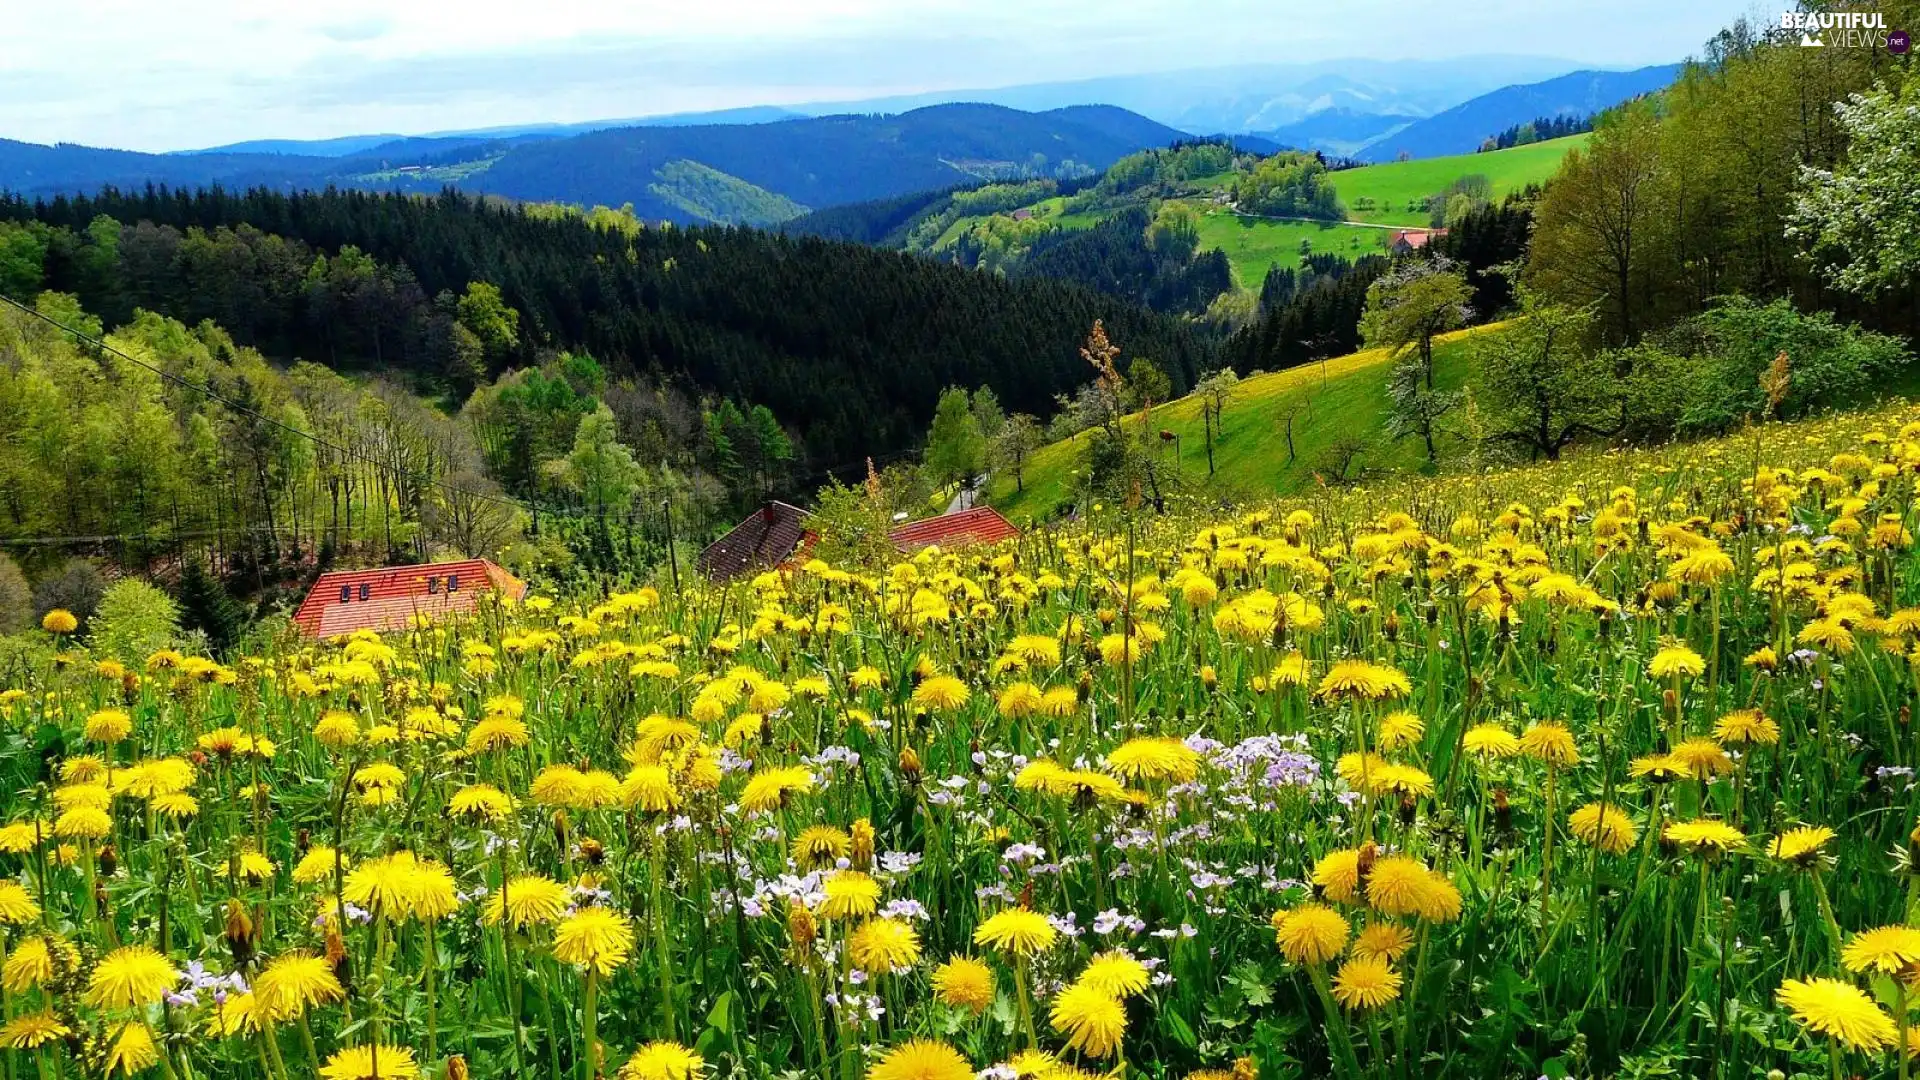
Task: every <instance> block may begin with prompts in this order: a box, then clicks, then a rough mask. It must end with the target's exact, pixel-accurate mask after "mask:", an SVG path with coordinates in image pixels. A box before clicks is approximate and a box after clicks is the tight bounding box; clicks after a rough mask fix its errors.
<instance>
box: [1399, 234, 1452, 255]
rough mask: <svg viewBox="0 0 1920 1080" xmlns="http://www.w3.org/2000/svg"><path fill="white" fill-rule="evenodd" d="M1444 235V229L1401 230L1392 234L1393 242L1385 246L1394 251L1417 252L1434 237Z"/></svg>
mask: <svg viewBox="0 0 1920 1080" xmlns="http://www.w3.org/2000/svg"><path fill="white" fill-rule="evenodd" d="M1445 235H1447V230H1445V229H1401V230H1400V231H1398V232H1396V233H1394V234H1393V240H1392V242H1390V243H1389V244H1388V245H1387V246H1388V247H1390V248H1392V249H1393V250H1395V251H1417V250H1419V249H1420V248H1423V247H1426V246H1427V242H1428V241H1429V240H1432V239H1433V238H1434V237H1437V236H1445Z"/></svg>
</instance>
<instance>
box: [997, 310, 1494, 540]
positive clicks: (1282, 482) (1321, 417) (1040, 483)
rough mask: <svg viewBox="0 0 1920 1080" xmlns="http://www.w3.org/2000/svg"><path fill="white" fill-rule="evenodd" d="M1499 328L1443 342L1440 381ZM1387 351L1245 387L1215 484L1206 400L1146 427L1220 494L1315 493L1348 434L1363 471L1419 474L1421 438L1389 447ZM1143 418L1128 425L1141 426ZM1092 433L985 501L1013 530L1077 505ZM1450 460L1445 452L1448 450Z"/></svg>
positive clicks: (1167, 457)
mask: <svg viewBox="0 0 1920 1080" xmlns="http://www.w3.org/2000/svg"><path fill="white" fill-rule="evenodd" d="M1499 325H1500V324H1498V323H1493V324H1489V325H1487V326H1482V327H1475V328H1474V329H1471V330H1462V331H1459V332H1457V333H1452V334H1447V335H1444V336H1442V337H1440V338H1438V339H1436V343H1435V347H1434V364H1435V372H1436V379H1437V382H1438V383H1439V384H1440V385H1441V386H1443V387H1448V388H1452V387H1458V386H1460V385H1461V384H1462V383H1464V382H1465V381H1466V379H1467V376H1468V374H1469V366H1470V361H1469V360H1468V349H1467V339H1468V338H1470V337H1472V336H1473V335H1475V334H1484V333H1490V332H1494V331H1495V330H1496V329H1497V328H1498V326H1499ZM1392 366H1393V365H1392V363H1391V360H1390V358H1389V356H1388V354H1387V351H1386V350H1384V349H1368V350H1365V351H1362V352H1357V353H1353V354H1351V355H1348V356H1341V357H1335V358H1333V359H1331V360H1328V361H1326V362H1325V363H1324V364H1309V365H1306V366H1303V367H1297V368H1289V369H1288V370H1286V371H1277V372H1272V373H1270V374H1266V375H1255V376H1252V377H1250V378H1247V379H1245V380H1242V381H1241V383H1240V386H1239V388H1238V389H1237V390H1236V391H1235V392H1234V395H1233V399H1232V400H1231V401H1230V402H1229V403H1228V404H1227V407H1226V410H1225V414H1224V419H1223V420H1222V424H1221V427H1222V433H1221V434H1220V435H1218V436H1217V438H1216V441H1215V443H1214V464H1215V470H1216V471H1215V474H1214V476H1213V477H1212V478H1211V479H1209V478H1208V476H1207V448H1206V439H1205V433H1204V431H1203V428H1202V420H1201V411H1200V401H1199V399H1197V398H1193V397H1185V398H1181V399H1179V400H1177V401H1173V402H1170V403H1168V404H1166V405H1162V406H1160V407H1158V408H1156V409H1154V410H1153V415H1152V417H1151V418H1149V419H1148V420H1147V421H1146V422H1147V423H1148V424H1150V425H1151V426H1152V428H1153V429H1154V430H1156V431H1171V432H1173V433H1174V434H1176V435H1178V436H1179V438H1178V441H1177V442H1175V443H1170V444H1167V445H1166V446H1165V448H1164V449H1163V451H1162V453H1163V455H1164V457H1163V458H1162V460H1163V461H1164V462H1166V463H1168V464H1172V463H1173V460H1174V453H1175V449H1174V448H1175V447H1176V446H1177V448H1178V454H1179V471H1180V475H1181V477H1182V478H1183V479H1184V480H1186V481H1188V482H1189V483H1192V484H1195V485H1201V486H1204V487H1209V488H1211V489H1213V490H1217V491H1218V492H1220V493H1221V494H1240V495H1247V496H1260V495H1272V494H1276V493H1287V492H1293V491H1298V490H1301V489H1303V488H1307V487H1310V486H1312V485H1313V484H1314V483H1315V482H1316V481H1315V479H1314V474H1315V473H1316V472H1317V471H1320V470H1322V469H1324V468H1325V466H1326V457H1327V454H1328V451H1329V450H1330V449H1331V448H1332V447H1333V446H1334V445H1335V444H1336V443H1337V442H1339V441H1340V440H1341V439H1342V438H1343V437H1344V436H1347V435H1357V436H1358V437H1359V438H1360V439H1362V440H1363V441H1364V442H1366V444H1367V450H1366V451H1365V452H1364V453H1362V454H1361V455H1359V457H1358V458H1357V459H1356V462H1355V471H1358V470H1362V469H1363V470H1365V471H1367V472H1369V473H1371V472H1375V471H1382V470H1394V471H1405V470H1411V469H1417V468H1419V467H1420V466H1421V464H1422V463H1423V451H1422V449H1421V447H1420V445H1419V444H1418V442H1417V441H1416V440H1410V439H1409V440H1402V441H1400V442H1397V443H1390V442H1388V441H1387V440H1386V436H1385V432H1384V428H1385V425H1386V417H1387V376H1388V374H1389V372H1390V371H1391V369H1392ZM1289 413H1291V414H1293V418H1294V419H1293V456H1292V458H1291V460H1289V457H1288V453H1287V439H1286V434H1285V433H1286V427H1287V416H1288V414H1289ZM1140 422H1141V419H1140V416H1139V415H1138V414H1135V415H1134V416H1131V417H1128V418H1127V420H1126V423H1128V424H1130V425H1137V424H1139V423H1140ZM1088 437H1089V436H1088V433H1085V432H1083V433H1081V434H1079V435H1076V436H1074V437H1073V438H1071V439H1066V440H1063V441H1061V442H1057V443H1053V444H1052V445H1049V446H1046V447H1044V448H1042V449H1040V450H1038V451H1036V452H1035V453H1034V454H1033V456H1032V457H1030V458H1029V459H1028V460H1027V465H1026V468H1025V470H1024V484H1023V487H1024V490H1020V491H1016V490H1015V483H1014V478H1013V475H1012V474H1011V473H996V474H995V475H994V477H993V479H992V480H991V481H990V482H989V484H988V488H987V500H988V501H989V502H991V503H992V504H993V505H994V506H995V507H997V508H998V509H999V510H1000V511H1001V512H1002V513H1004V514H1006V515H1007V517H1009V518H1010V519H1012V520H1013V521H1015V522H1021V521H1026V520H1032V519H1036V518H1041V517H1045V516H1046V515H1048V514H1049V513H1051V512H1052V511H1053V510H1054V509H1055V508H1056V507H1058V506H1059V505H1061V504H1062V503H1063V502H1065V501H1067V500H1069V499H1070V498H1072V494H1071V493H1072V491H1073V488H1074V486H1075V485H1074V483H1073V481H1074V478H1075V477H1074V473H1075V470H1077V469H1078V468H1080V467H1081V461H1082V458H1083V451H1084V449H1085V446H1086V440H1087V438H1088ZM1441 453H1442V455H1443V456H1442V461H1443V462H1444V460H1445V457H1444V455H1445V453H1446V444H1445V443H1442V448H1441Z"/></svg>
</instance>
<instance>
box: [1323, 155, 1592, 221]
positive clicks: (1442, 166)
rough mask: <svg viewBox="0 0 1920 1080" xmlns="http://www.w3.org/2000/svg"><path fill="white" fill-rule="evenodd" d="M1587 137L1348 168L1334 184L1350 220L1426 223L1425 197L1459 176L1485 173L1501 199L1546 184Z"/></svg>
mask: <svg viewBox="0 0 1920 1080" xmlns="http://www.w3.org/2000/svg"><path fill="white" fill-rule="evenodd" d="M1586 139H1587V137H1586V136H1585V135H1569V136H1567V137H1566V138H1564V139H1551V140H1548V141H1547V142H1539V143H1533V144H1531V145H1528V146H1516V147H1513V148H1512V149H1510V150H1495V151H1492V152H1490V153H1485V154H1456V155H1454V156H1452V157H1437V158H1423V159H1421V160H1419V161H1394V162H1389V163H1387V164H1384V165H1368V166H1366V167H1364V168H1359V169H1347V170H1344V171H1341V172H1337V173H1334V174H1333V188H1334V190H1335V191H1337V192H1339V193H1340V201H1341V202H1342V203H1344V204H1346V207H1347V217H1348V218H1349V219H1351V220H1353V221H1371V222H1375V223H1377V224H1382V225H1410V226H1415V227H1422V228H1424V227H1425V226H1426V225H1427V222H1428V219H1427V211H1426V206H1425V200H1426V198H1427V196H1429V195H1433V194H1436V193H1438V192H1440V191H1443V190H1445V189H1446V187H1447V186H1448V185H1449V184H1452V183H1453V182H1454V181H1455V180H1458V179H1459V178H1460V177H1462V176H1470V175H1472V174H1474V173H1479V174H1481V175H1483V176H1485V177H1486V178H1487V181H1488V182H1489V183H1490V184H1491V185H1492V188H1493V192H1492V196H1493V198H1494V199H1495V200H1499V199H1500V198H1502V197H1504V196H1505V195H1506V194H1507V193H1508V192H1511V191H1518V190H1520V189H1521V188H1524V187H1526V186H1527V185H1528V184H1541V183H1545V182H1546V181H1547V179H1548V178H1550V177H1551V176H1553V174H1554V171H1555V170H1556V169H1558V168H1559V167H1560V159H1561V158H1564V157H1566V156H1567V151H1568V150H1571V149H1573V148H1575V147H1577V146H1581V145H1583V144H1584V143H1585V142H1586ZM1363 199H1370V200H1372V202H1373V206H1372V208H1371V209H1362V208H1361V205H1356V204H1361V200H1363ZM1414 201H1419V202H1420V204H1421V205H1420V207H1419V208H1418V209H1408V204H1409V203H1411V202H1414ZM1362 205H1364V204H1362Z"/></svg>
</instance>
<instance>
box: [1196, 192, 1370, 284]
mask: <svg viewBox="0 0 1920 1080" xmlns="http://www.w3.org/2000/svg"><path fill="white" fill-rule="evenodd" d="M1392 236H1393V234H1392V233H1391V232H1389V231H1387V230H1386V229H1371V228H1367V227H1366V226H1362V225H1341V224H1336V223H1331V222H1329V223H1327V224H1317V223H1314V222H1310V221H1272V220H1267V219H1264V218H1250V217H1243V216H1241V215H1238V214H1234V213H1231V212H1229V211H1226V210H1221V209H1218V208H1214V209H1209V210H1203V211H1202V212H1201V216H1200V248H1201V250H1203V251H1204V250H1206V249H1208V248H1219V249H1220V250H1222V251H1224V252H1226V253H1227V261H1228V262H1229V263H1232V264H1233V277H1234V282H1235V284H1237V285H1239V286H1240V287H1241V288H1243V289H1258V288H1259V287H1260V283H1261V281H1263V280H1265V278H1266V276H1267V268H1268V267H1270V266H1275V265H1279V266H1298V265H1300V260H1301V258H1302V253H1301V251H1300V242H1301V241H1303V240H1304V241H1306V242H1308V243H1309V244H1311V245H1312V251H1313V253H1314V254H1323V253H1331V254H1335V255H1338V256H1340V257H1341V258H1344V259H1357V258H1359V257H1360V256H1362V255H1371V254H1375V253H1379V252H1384V251H1386V249H1387V242H1388V241H1389V240H1390V239H1391V238H1392Z"/></svg>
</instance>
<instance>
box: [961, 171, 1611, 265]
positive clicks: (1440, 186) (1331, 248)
mask: <svg viewBox="0 0 1920 1080" xmlns="http://www.w3.org/2000/svg"><path fill="white" fill-rule="evenodd" d="M1585 140H1586V136H1585V135H1570V136H1568V137H1567V138H1564V139H1554V140H1552V141H1550V142H1543V143H1534V144H1533V145H1531V146H1517V147H1514V148H1513V149H1511V150H1496V151H1494V152H1492V153H1487V154H1457V155H1454V156H1452V157H1439V158H1425V159H1422V160H1419V161H1398V162H1390V163H1388V164H1385V165H1368V166H1365V167H1363V168H1358V169H1348V170H1345V171H1342V172H1337V173H1334V174H1333V185H1334V189H1335V190H1337V191H1338V192H1339V193H1340V199H1341V201H1342V202H1344V203H1345V204H1346V205H1347V209H1348V215H1347V216H1348V217H1349V218H1350V219H1352V220H1354V221H1364V222H1370V223H1372V224H1375V225H1395V226H1413V227H1418V228H1424V227H1426V225H1427V210H1426V199H1427V196H1429V195H1433V194H1435V193H1437V192H1440V191H1443V190H1445V189H1446V187H1447V186H1448V185H1450V184H1452V183H1453V182H1454V181H1455V180H1457V179H1459V178H1460V177H1462V176H1468V175H1471V174H1474V173H1479V174H1482V175H1484V176H1486V178H1487V180H1488V182H1489V183H1490V185H1491V186H1492V195H1493V198H1495V199H1500V198H1502V197H1504V196H1505V195H1506V194H1507V193H1508V192H1510V191H1518V190H1519V189H1521V188H1523V187H1526V186H1527V185H1528V184H1538V183H1544V182H1546V180H1547V179H1548V178H1549V177H1551V176H1552V175H1553V173H1554V170H1555V169H1557V168H1559V167H1560V159H1561V158H1563V157H1565V156H1566V153H1567V151H1568V150H1570V149H1572V148H1573V147H1575V146H1578V145H1580V144H1581V143H1582V142H1584V141H1585ZM1232 182H1233V174H1232V173H1221V174H1219V175H1218V176H1211V177H1205V178H1203V179H1201V180H1198V181H1195V187H1196V189H1197V190H1198V194H1197V195H1196V196H1195V197H1193V198H1190V199H1183V200H1181V201H1183V202H1185V203H1187V204H1188V205H1189V206H1191V207H1192V208H1193V209H1194V210H1195V211H1196V212H1198V213H1199V215H1200V247H1201V248H1202V249H1203V250H1204V249H1208V248H1216V247H1217V248H1219V249H1221V250H1222V251H1224V252H1226V253H1227V261H1228V262H1229V263H1231V264H1232V265H1233V277H1234V283H1235V284H1236V285H1238V286H1239V287H1240V288H1242V289H1258V288H1259V287H1260V283H1261V281H1262V280H1264V279H1265V278H1266V276H1267V268H1268V267H1271V266H1275V265H1278V266H1290V267H1297V266H1299V265H1300V259H1301V253H1300V241H1302V240H1307V241H1309V242H1311V244H1312V245H1313V247H1312V250H1313V251H1314V252H1331V253H1333V254H1336V255H1339V256H1341V257H1343V258H1348V259H1354V258H1359V257H1360V256H1362V255H1368V254H1372V253H1375V252H1383V251H1385V250H1386V248H1387V244H1388V242H1389V241H1390V240H1392V238H1393V234H1392V233H1391V232H1389V231H1387V230H1385V229H1375V228H1368V227H1366V226H1361V225H1341V224H1325V225H1322V224H1316V223H1313V222H1307V221H1271V220H1263V219H1258V218H1246V217H1240V216H1238V215H1235V214H1233V213H1230V212H1229V211H1227V210H1224V209H1222V208H1221V207H1219V206H1217V205H1216V204H1215V203H1214V202H1213V201H1212V199H1211V198H1209V197H1208V195H1209V194H1210V193H1211V192H1213V191H1215V190H1217V189H1221V188H1225V187H1227V186H1228V185H1230V184H1232ZM1362 198H1370V199H1372V200H1373V202H1374V206H1373V208H1372V209H1369V210H1358V209H1355V206H1354V204H1355V203H1356V202H1357V201H1359V200H1360V199H1362ZM1066 201H1067V200H1066V199H1065V198H1064V197H1060V196H1055V197H1053V198H1050V199H1044V200H1042V201H1040V202H1037V203H1035V204H1033V205H1032V206H1030V207H1028V208H1027V209H1028V210H1030V211H1031V212H1032V214H1033V216H1034V217H1035V218H1037V219H1039V220H1042V221H1048V222H1051V223H1052V224H1055V225H1058V226H1060V227H1061V228H1066V229H1084V228H1090V227H1092V226H1093V225H1094V224H1095V223H1096V222H1098V221H1099V220H1101V219H1102V218H1104V217H1106V216H1107V215H1108V214H1110V213H1112V211H1110V210H1103V211H1094V212H1092V213H1082V214H1068V213H1065V212H1064V211H1065V209H1066ZM1410 204H1417V209H1409V208H1408V207H1409V205H1410ZM977 220H979V219H978V218H977V217H964V218H961V219H959V220H958V221H955V222H954V223H953V224H952V225H951V226H950V227H949V228H948V229H947V231H946V232H945V233H944V234H943V235H942V236H941V238H940V241H939V243H938V244H936V245H935V250H940V249H941V248H944V247H945V246H947V245H949V244H951V243H952V242H953V239H954V238H955V237H956V236H957V235H958V234H959V233H960V232H961V231H962V230H964V229H966V228H968V227H969V226H971V225H972V224H973V223H974V222H975V221H977Z"/></svg>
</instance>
